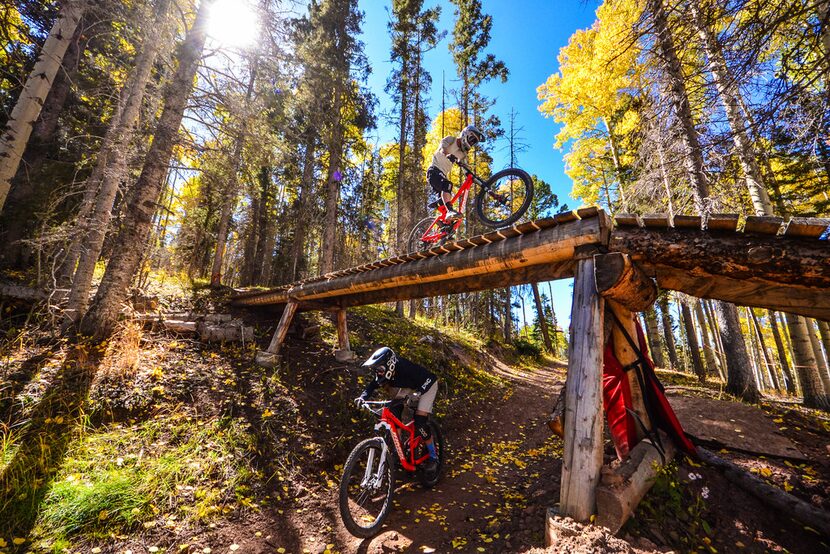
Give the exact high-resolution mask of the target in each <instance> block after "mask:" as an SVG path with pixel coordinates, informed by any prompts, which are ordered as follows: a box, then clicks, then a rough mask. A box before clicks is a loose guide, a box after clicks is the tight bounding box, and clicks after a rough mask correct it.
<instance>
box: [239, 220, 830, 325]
mask: <svg viewBox="0 0 830 554" xmlns="http://www.w3.org/2000/svg"><path fill="white" fill-rule="evenodd" d="M738 222H739V216H738V215H736V214H714V215H710V216H709V217H708V218H707V220H706V221H705V222H704V221H703V220H702V219H701V218H700V217H699V216H687V215H677V216H675V217H674V218H670V217H668V216H667V215H665V214H646V215H642V216H637V215H633V214H619V215H617V216H616V217H615V218H614V220H613V224H612V221H611V219H610V218H609V217H608V216H607V215H606V213H605V212H604V211H602V210H598V209H596V208H583V209H580V210H577V211H574V212H563V213H560V214H557V215H556V216H554V217H551V218H545V219H539V220H536V221H530V222H527V223H522V224H520V225H516V226H513V227H509V228H506V229H501V230H498V231H493V232H490V233H487V234H484V235H479V236H476V237H471V238H469V239H463V240H458V241H455V242H450V243H446V244H444V245H442V246H436V247H434V248H432V249H430V250H426V251H422V252H413V253H409V254H406V255H403V256H397V257H394V258H388V259H384V260H378V261H376V262H372V263H369V264H365V265H361V266H357V267H352V268H348V269H343V270H340V271H335V272H333V273H329V274H326V275H323V276H321V277H315V278H311V279H306V280H303V281H298V282H296V283H292V284H289V285H284V286H281V287H277V288H273V289H268V290H249V291H243V292H240V293H239V294H237V295H236V296H235V297H234V299H233V301H232V302H233V304H234V305H235V306H248V307H253V306H274V307H278V308H280V307H282V306H285V305H287V304H296V309H298V310H300V311H303V310H340V309H343V308H347V307H351V306H359V305H364V304H374V303H379V302H393V301H398V300H409V299H413V298H425V297H430V296H439V295H444V294H452V293H459V292H473V291H479V290H485V289H493V288H500V287H506V286H513V285H520V284H524V283H530V282H539V281H546V280H552V279H563V278H569V277H573V276H574V273H575V268H576V265H577V262H578V261H579V260H582V259H586V258H588V257H590V256H592V255H594V254H601V253H609V252H619V253H623V254H627V255H629V256H630V257H631V259H632V260H634V261H635V262H636V263H637V264H638V265H639V266H640V267H641V268H642V269H643V271H645V273H646V274H647V275H648V276H650V277H653V278H654V279H655V280H656V282H657V286H659V287H660V288H663V289H668V290H677V291H680V292H684V293H686V294H690V295H692V296H695V297H698V298H712V299H717V300H726V301H729V302H733V303H735V304H739V305H743V306H752V307H763V308H772V309H774V310H780V311H787V312H791V313H797V314H801V315H805V316H809V317H815V318H818V319H825V320H830V293H828V291H830V256H828V254H830V242H828V241H820V240H818V238H819V236H820V235H821V234H822V232H824V231H825V230H826V229H827V227H828V225H830V219H819V218H793V219H791V220H790V221H789V222H786V223H785V222H784V221H783V219H781V218H777V217H756V216H750V217H747V218H746V221H745V223H744V225H743V227H742V228H741V229H738Z"/></svg>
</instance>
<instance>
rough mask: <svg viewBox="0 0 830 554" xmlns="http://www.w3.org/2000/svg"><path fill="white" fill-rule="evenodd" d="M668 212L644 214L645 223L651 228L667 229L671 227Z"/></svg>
mask: <svg viewBox="0 0 830 554" xmlns="http://www.w3.org/2000/svg"><path fill="white" fill-rule="evenodd" d="M669 219H670V218H669V215H668V214H643V215H642V220H643V225H644V226H645V227H648V228H650V229H666V228H668V227H671V221H669Z"/></svg>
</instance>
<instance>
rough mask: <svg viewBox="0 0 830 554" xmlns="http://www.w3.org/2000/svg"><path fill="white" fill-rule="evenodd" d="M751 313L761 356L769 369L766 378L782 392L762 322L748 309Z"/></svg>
mask: <svg viewBox="0 0 830 554" xmlns="http://www.w3.org/2000/svg"><path fill="white" fill-rule="evenodd" d="M747 311H748V312H749V316H750V317H751V318H752V325H753V328H754V329H755V334H756V335H757V338H758V348H759V349H760V350H761V355H762V356H763V359H764V366H765V367H766V368H767V372H766V374H765V375H766V377H767V379H768V380H769V383H770V385H771V386H772V388H774V389H775V390H781V386H780V385H779V383H778V376H777V375H776V373H775V367H774V366H773V363H772V357H771V356H770V354H769V350H767V343H766V341H765V340H764V333H763V331H762V329H761V322H760V321H758V316H756V315H755V311H754V310H753V309H752V308H747Z"/></svg>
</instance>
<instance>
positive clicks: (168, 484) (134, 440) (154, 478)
mask: <svg viewBox="0 0 830 554" xmlns="http://www.w3.org/2000/svg"><path fill="white" fill-rule="evenodd" d="M253 449H254V444H253V439H252V436H251V434H250V432H249V430H248V429H247V424H246V423H244V422H243V421H241V420H239V419H228V418H226V419H213V420H210V421H203V420H197V419H195V418H193V417H188V416H186V415H184V414H180V413H172V414H168V415H164V416H159V417H156V418H154V419H151V420H148V421H146V422H144V423H141V424H137V425H133V426H130V427H124V426H121V425H113V426H111V427H110V428H107V429H104V430H102V431H99V432H93V433H89V434H86V435H84V436H83V437H82V438H81V440H79V441H77V442H76V444H75V446H74V447H73V448H71V449H70V450H69V451H68V452H67V455H66V457H65V459H64V462H63V464H62V466H61V468H60V470H59V472H58V473H57V475H56V477H55V481H54V485H53V486H52V487H51V489H50V490H49V492H48V494H47V495H46V498H45V500H44V502H43V511H42V513H41V515H40V518H39V519H38V522H37V525H36V527H35V529H34V532H33V540H34V541H35V543H39V544H40V546H42V547H49V548H51V549H55V548H57V549H58V550H61V549H62V547H60V545H62V544H68V543H69V539H71V538H72V537H73V535H78V534H83V535H85V536H87V537H89V538H105V537H108V536H111V535H112V534H113V533H122V532H128V531H130V530H134V529H136V528H141V527H144V528H148V529H149V528H152V527H155V526H156V525H164V526H166V527H171V526H172V527H174V528H175V527H182V526H186V525H188V524H190V523H194V522H201V521H206V520H209V519H211V518H212V517H213V516H215V515H217V514H223V513H224V514H226V513H229V512H231V511H234V510H236V509H238V508H240V507H252V506H255V503H254V502H253V501H252V500H251V495H250V490H251V488H250V487H251V482H252V480H253V478H254V477H255V476H256V470H255V469H254V468H253V467H252V464H251V457H252V456H251V453H252V451H253ZM170 522H173V523H172V525H170V524H169V523H170Z"/></svg>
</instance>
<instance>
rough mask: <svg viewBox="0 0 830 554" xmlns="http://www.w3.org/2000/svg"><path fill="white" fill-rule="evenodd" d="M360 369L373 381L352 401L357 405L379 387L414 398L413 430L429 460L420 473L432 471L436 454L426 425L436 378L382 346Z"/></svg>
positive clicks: (434, 393) (436, 461)
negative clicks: (419, 437) (364, 369)
mask: <svg viewBox="0 0 830 554" xmlns="http://www.w3.org/2000/svg"><path fill="white" fill-rule="evenodd" d="M363 367H365V368H367V370H368V371H369V372H370V375H373V376H374V379H373V380H372V381H371V382H370V383H369V385H368V386H367V387H366V390H364V391H363V392H362V393H361V395H360V396H358V397H357V398H355V400H354V402H355V404H357V405H358V406H361V405H362V404H363V403H364V402H365V401H366V400H368V399H369V398H370V397H371V396H372V394H373V393H374V392H375V390H376V389H377V388H378V387H379V386H381V385H389V386H392V387H397V388H398V392H397V394H396V398H403V397H405V396H407V395H408V396H409V397H410V398H413V399H415V398H417V400H418V407H417V408H416V410H415V418H414V419H415V429H416V430H417V432H418V434H420V435H421V438H422V439H424V442H425V443H426V447H427V450H428V451H429V460H427V461H425V462H424V463H423V464H422V465H423V468H424V470H426V471H433V470H434V469H435V468H436V467H437V465H438V454H437V453H436V451H435V444H434V442H433V439H432V432H431V431H430V428H429V425H428V423H427V422H428V421H429V414H430V413H431V412H432V404H433V403H434V402H435V395H436V393H437V392H438V385H437V383H438V377H437V376H436V375H435V374H434V373H432V372H431V371H429V370H428V369H426V368H425V367H423V366H420V365H418V364H416V363H414V362H411V361H409V360H407V359H405V358H401V357H400V356H397V355H396V354H395V352H393V351H392V349H391V348H388V347H386V346H384V347H382V348H378V349H377V350H375V352H374V354H372V355H371V356H369V359H367V360H366V361H365V362H363ZM396 417H398V418H399V419H400V413H398V414H396Z"/></svg>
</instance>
